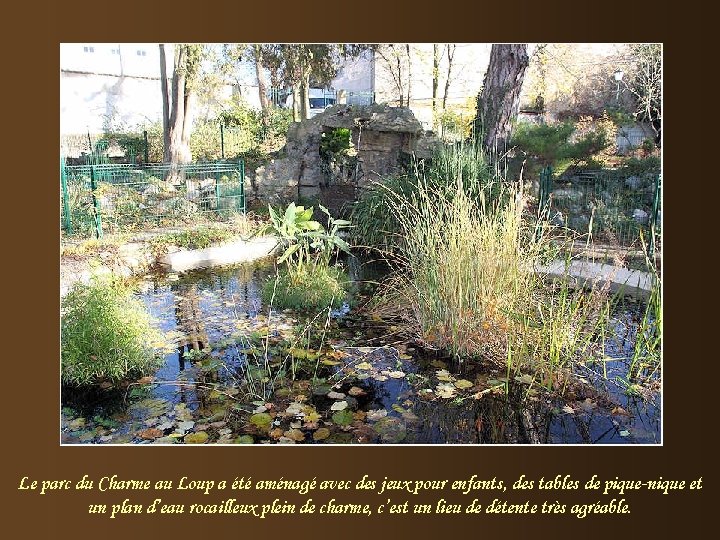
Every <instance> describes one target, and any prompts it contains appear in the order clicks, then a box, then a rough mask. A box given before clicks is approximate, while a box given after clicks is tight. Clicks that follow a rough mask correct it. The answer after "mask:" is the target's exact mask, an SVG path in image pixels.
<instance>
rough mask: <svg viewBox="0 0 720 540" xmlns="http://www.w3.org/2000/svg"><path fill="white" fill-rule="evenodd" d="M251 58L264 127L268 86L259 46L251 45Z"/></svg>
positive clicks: (266, 119)
mask: <svg viewBox="0 0 720 540" xmlns="http://www.w3.org/2000/svg"><path fill="white" fill-rule="evenodd" d="M253 57H254V59H255V75H256V76H257V82H258V97H259V98H260V110H261V111H262V121H263V124H264V125H267V123H268V114H269V110H270V102H269V100H268V93H267V89H268V84H267V77H266V76H265V65H264V64H263V59H262V49H261V45H257V44H256V45H253Z"/></svg>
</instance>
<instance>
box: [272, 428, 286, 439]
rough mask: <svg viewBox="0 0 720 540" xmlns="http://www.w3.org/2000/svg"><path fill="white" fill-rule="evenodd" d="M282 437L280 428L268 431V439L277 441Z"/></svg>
mask: <svg viewBox="0 0 720 540" xmlns="http://www.w3.org/2000/svg"><path fill="white" fill-rule="evenodd" d="M282 436H283V430H282V429H280V428H275V429H273V430H271V431H270V437H272V438H273V439H279V438H280V437H282Z"/></svg>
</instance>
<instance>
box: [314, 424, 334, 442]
mask: <svg viewBox="0 0 720 540" xmlns="http://www.w3.org/2000/svg"><path fill="white" fill-rule="evenodd" d="M329 436H330V430H329V429H328V428H324V427H321V428H319V429H318V430H317V431H315V433H313V439H314V440H316V441H323V440H325V439H327V438H328V437H329Z"/></svg>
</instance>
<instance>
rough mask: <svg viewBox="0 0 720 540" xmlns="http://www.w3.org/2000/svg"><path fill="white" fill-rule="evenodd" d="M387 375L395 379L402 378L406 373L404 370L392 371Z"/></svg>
mask: <svg viewBox="0 0 720 540" xmlns="http://www.w3.org/2000/svg"><path fill="white" fill-rule="evenodd" d="M387 375H388V377H392V378H393V379H402V378H403V377H404V376H405V373H403V372H402V371H390V372H389V373H388V374H387Z"/></svg>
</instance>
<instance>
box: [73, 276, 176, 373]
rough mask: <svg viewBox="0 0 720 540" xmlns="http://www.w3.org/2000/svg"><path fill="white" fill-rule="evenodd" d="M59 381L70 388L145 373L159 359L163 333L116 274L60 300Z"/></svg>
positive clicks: (75, 288) (156, 364)
mask: <svg viewBox="0 0 720 540" xmlns="http://www.w3.org/2000/svg"><path fill="white" fill-rule="evenodd" d="M61 315H62V317H61V362H62V370H61V371H62V381H63V383H65V384H69V385H74V386H84V385H90V384H93V383H97V382H103V381H109V382H113V383H114V382H118V381H121V380H124V379H129V378H134V377H138V376H141V375H145V374H148V373H150V372H152V371H153V370H154V369H155V368H157V367H158V366H159V365H160V363H161V359H160V355H159V354H158V353H159V349H160V348H162V346H163V345H164V344H163V336H162V334H161V332H160V331H159V330H158V329H157V328H156V327H155V326H154V323H153V320H152V319H151V317H150V315H149V313H148V312H147V310H146V309H145V306H144V305H143V303H142V302H141V301H140V300H139V299H137V298H134V297H133V296H132V290H131V289H130V287H129V286H128V285H127V284H126V283H124V282H123V281H121V280H120V279H118V278H113V277H100V276H96V277H94V278H93V279H92V281H91V283H90V284H88V285H85V284H81V283H79V284H76V285H75V286H74V287H73V288H72V289H71V290H70V291H69V292H68V294H67V295H66V296H65V298H63V301H62V313H61Z"/></svg>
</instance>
